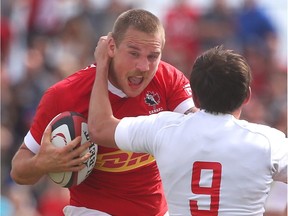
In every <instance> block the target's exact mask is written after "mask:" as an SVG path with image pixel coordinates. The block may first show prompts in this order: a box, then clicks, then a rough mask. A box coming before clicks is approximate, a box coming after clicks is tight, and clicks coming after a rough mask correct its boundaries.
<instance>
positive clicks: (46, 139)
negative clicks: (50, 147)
mask: <svg viewBox="0 0 288 216" xmlns="http://www.w3.org/2000/svg"><path fill="white" fill-rule="evenodd" d="M51 133H52V127H51V125H48V126H47V127H46V129H45V131H44V133H43V136H42V140H41V145H43V144H44V145H45V144H47V143H51Z"/></svg>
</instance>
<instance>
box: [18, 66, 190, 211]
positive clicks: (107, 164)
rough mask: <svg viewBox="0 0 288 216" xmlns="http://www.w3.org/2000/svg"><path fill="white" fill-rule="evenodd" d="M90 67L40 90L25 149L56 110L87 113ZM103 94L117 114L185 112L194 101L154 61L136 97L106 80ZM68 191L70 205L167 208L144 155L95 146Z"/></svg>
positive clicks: (179, 78) (183, 82) (169, 69)
mask: <svg viewBox="0 0 288 216" xmlns="http://www.w3.org/2000/svg"><path fill="white" fill-rule="evenodd" d="M95 69H96V67H95V65H91V66H89V67H87V68H86V69H83V70H80V71H78V72H76V73H74V74H72V75H71V76H69V77H67V78H66V79H64V80H62V81H60V82H59V83H57V84H55V85H54V86H52V87H50V88H49V89H48V90H47V91H46V93H45V94H44V96H43V97H42V99H41V101H40V104H39V106H38V109H37V112H36V115H35V117H34V120H33V123H32V126H31V128H30V131H29V132H28V134H27V135H26V137H25V139H24V142H25V144H26V145H27V147H28V148H29V149H30V150H32V151H33V152H34V153H36V152H37V148H38V149H39V145H40V143H41V137H42V134H43V131H44V129H45V128H46V126H47V124H48V123H49V122H50V120H51V119H52V118H53V117H54V116H56V115H57V114H59V113H60V112H63V111H75V112H80V113H82V114H83V115H84V116H86V117H87V116H88V107H89V99H90V93H91V89H92V86H93V83H94V78H95V71H96V70H95ZM109 98H110V101H111V104H112V109H113V113H114V115H115V116H116V117H117V118H123V117H126V116H138V115H149V114H153V113H158V112H160V111H163V110H171V111H179V112H185V111H186V110H187V109H189V108H190V107H192V106H193V105H194V104H193V102H192V98H191V89H190V85H189V81H188V80H187V78H185V76H184V75H183V74H182V73H181V72H180V71H178V70H176V69H175V68H174V67H173V66H171V65H169V64H167V63H165V62H160V64H159V67H158V71H157V72H156V74H155V76H154V78H153V79H152V81H151V83H150V84H149V85H148V86H147V87H146V89H145V90H144V91H143V92H142V93H141V94H140V95H139V96H137V97H133V98H127V97H125V95H124V93H123V92H121V91H120V90H119V89H116V88H115V87H113V86H112V85H111V84H110V83H109ZM175 109H176V110H175ZM31 135H32V136H31ZM69 190H70V196H71V198H70V204H71V205H74V206H81V207H87V208H91V209H97V210H99V211H103V212H106V213H108V214H111V215H123V216H124V215H125V216H127V215H145V216H147V215H155V216H156V215H159V216H160V215H164V213H165V212H166V211H167V204H166V200H165V197H164V194H163V188H162V184H161V179H160V175H159V173H158V169H157V165H156V162H155V160H154V158H153V157H152V156H151V155H148V154H142V153H141V154H140V153H132V152H124V151H121V150H118V149H111V148H105V147H101V146H99V147H98V153H97V162H96V165H95V168H94V170H93V171H92V173H91V174H90V176H89V177H88V178H87V179H86V180H85V181H84V182H82V183H81V184H80V185H78V186H75V187H72V188H69Z"/></svg>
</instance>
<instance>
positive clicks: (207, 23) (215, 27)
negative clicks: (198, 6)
mask: <svg viewBox="0 0 288 216" xmlns="http://www.w3.org/2000/svg"><path fill="white" fill-rule="evenodd" d="M235 22H236V20H235V12H234V11H233V10H232V8H230V7H229V6H228V4H227V0H214V1H213V3H212V4H211V7H210V8H209V9H208V11H206V12H204V14H203V15H201V18H200V22H199V39H200V41H201V50H207V49H210V48H212V47H215V46H217V45H219V44H223V45H225V47H229V48H233V47H234V48H236V45H235V43H236V41H235V31H236V27H235Z"/></svg>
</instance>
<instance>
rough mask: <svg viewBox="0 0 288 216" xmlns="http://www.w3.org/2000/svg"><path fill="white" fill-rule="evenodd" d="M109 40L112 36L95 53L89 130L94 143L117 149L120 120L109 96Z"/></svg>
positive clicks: (104, 38)
mask: <svg viewBox="0 0 288 216" xmlns="http://www.w3.org/2000/svg"><path fill="white" fill-rule="evenodd" d="M109 40H112V38H111V36H110V35H108V36H103V37H101V38H100V39H99V42H98V45H97V47H96V49H95V52H94V56H95V59H96V63H97V67H96V69H97V72H96V77H95V81H94V85H93V88H92V92H91V97H90V104H89V114H88V129H89V136H90V140H91V141H92V142H94V143H96V144H98V145H103V146H106V147H111V148H117V146H116V143H115V140H114V133H115V129H116V126H117V124H118V123H119V120H118V119H116V118H115V117H114V116H113V112H112V108H111V104H110V101H109V96H108V71H109V64H110V57H109V55H108V49H109V47H108V41H109Z"/></svg>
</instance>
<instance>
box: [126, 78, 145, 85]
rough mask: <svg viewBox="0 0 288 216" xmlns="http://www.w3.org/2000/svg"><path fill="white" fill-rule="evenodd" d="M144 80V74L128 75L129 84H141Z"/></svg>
mask: <svg viewBox="0 0 288 216" xmlns="http://www.w3.org/2000/svg"><path fill="white" fill-rule="evenodd" d="M143 80H144V77H143V76H131V77H128V81H129V86H135V87H136V86H139V85H140V84H141V83H142V82H143Z"/></svg>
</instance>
